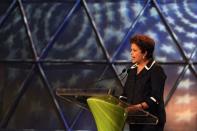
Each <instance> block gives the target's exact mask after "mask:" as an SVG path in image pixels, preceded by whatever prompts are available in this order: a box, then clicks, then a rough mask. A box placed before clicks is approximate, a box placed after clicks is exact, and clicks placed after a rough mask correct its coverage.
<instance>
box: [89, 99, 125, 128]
mask: <svg viewBox="0 0 197 131" xmlns="http://www.w3.org/2000/svg"><path fill="white" fill-rule="evenodd" d="M87 102H88V105H89V107H90V110H91V112H92V114H93V116H94V119H95V122H96V126H97V129H98V131H122V130H123V128H124V124H125V120H126V117H127V113H125V111H124V108H122V107H121V106H119V105H118V103H119V100H118V99H116V98H115V97H113V96H110V95H109V96H102V97H91V98H88V100H87Z"/></svg>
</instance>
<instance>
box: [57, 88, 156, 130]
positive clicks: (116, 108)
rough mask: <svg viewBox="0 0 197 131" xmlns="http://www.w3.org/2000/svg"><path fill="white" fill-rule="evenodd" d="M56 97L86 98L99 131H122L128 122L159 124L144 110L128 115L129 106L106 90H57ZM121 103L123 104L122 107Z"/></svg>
mask: <svg viewBox="0 0 197 131" xmlns="http://www.w3.org/2000/svg"><path fill="white" fill-rule="evenodd" d="M56 95H58V96H60V97H61V98H63V96H86V101H87V104H88V107H87V108H89V109H90V111H91V112H92V114H93V117H94V119H95V123H96V126H97V129H98V131H122V130H123V128H124V125H125V123H126V122H127V123H129V124H152V125H156V124H157V123H158V118H157V117H156V116H154V115H152V114H150V113H149V112H147V111H144V110H139V111H137V112H133V113H129V114H128V113H127V112H125V109H124V108H126V107H127V106H128V104H127V103H124V102H122V101H120V100H119V99H117V98H116V97H114V96H112V95H110V93H109V91H106V90H95V89H89V90H81V89H57V90H56ZM69 101H70V100H69ZM71 102H72V101H71ZM73 102H74V101H73ZM120 102H121V103H122V105H121V106H120V104H119V103H120ZM74 103H76V102H74ZM76 104H79V103H78V102H77V103H76ZM81 107H82V106H81ZM84 108H86V107H84Z"/></svg>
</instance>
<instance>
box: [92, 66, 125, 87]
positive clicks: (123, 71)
mask: <svg viewBox="0 0 197 131" xmlns="http://www.w3.org/2000/svg"><path fill="white" fill-rule="evenodd" d="M125 72H127V73H128V69H127V68H124V69H123V70H122V72H121V73H120V74H118V75H117V77H118V76H121V75H122V74H124V73H125ZM112 78H115V76H112V77H105V78H102V79H99V80H97V81H96V83H97V82H99V81H102V80H107V79H112ZM121 80H122V79H121Z"/></svg>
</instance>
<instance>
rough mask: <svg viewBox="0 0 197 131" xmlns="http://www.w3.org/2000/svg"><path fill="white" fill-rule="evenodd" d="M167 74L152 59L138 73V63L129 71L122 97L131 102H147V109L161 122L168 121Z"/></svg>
mask: <svg viewBox="0 0 197 131" xmlns="http://www.w3.org/2000/svg"><path fill="white" fill-rule="evenodd" d="M165 80H166V75H165V73H164V71H163V69H162V67H161V66H159V65H158V64H157V63H156V62H155V61H150V62H149V63H148V64H147V65H146V66H145V68H144V69H143V70H142V71H141V72H140V73H139V74H137V65H133V66H132V67H131V68H130V69H129V71H128V77H127V80H126V83H125V86H124V90H123V94H122V96H121V97H122V98H125V99H126V101H127V102H128V103H129V104H139V103H142V102H146V103H147V104H148V106H149V108H148V109H147V110H146V111H148V112H150V113H151V114H153V115H155V116H157V117H158V118H159V124H164V123H165V121H166V115H165V108H164V101H163V93H164V84H165Z"/></svg>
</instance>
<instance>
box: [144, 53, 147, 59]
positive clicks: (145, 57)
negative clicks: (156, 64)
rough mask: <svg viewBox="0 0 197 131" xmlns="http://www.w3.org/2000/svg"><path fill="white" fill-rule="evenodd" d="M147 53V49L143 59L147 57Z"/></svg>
mask: <svg viewBox="0 0 197 131" xmlns="http://www.w3.org/2000/svg"><path fill="white" fill-rule="evenodd" d="M146 55H147V51H146V52H145V53H144V55H143V59H145V58H146Z"/></svg>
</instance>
